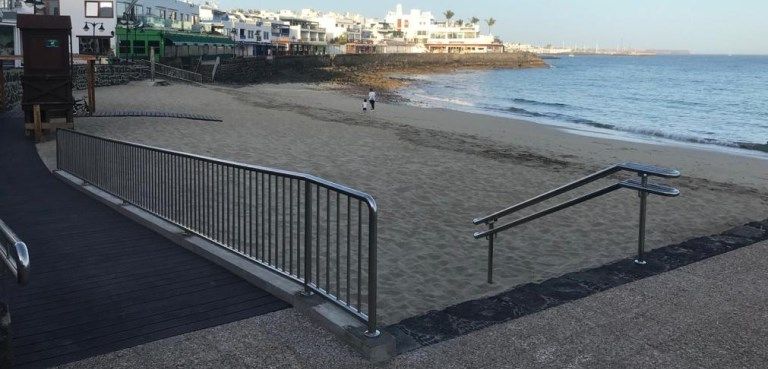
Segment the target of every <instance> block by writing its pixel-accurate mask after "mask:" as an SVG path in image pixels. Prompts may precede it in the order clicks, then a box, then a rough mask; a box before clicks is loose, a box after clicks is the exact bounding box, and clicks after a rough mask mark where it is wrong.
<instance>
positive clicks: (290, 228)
mask: <svg viewBox="0 0 768 369" xmlns="http://www.w3.org/2000/svg"><path fill="white" fill-rule="evenodd" d="M288 187H289V190H288V192H289V193H288V203H289V204H288V209H289V210H288V214H290V215H289V217H288V218H289V219H288V254H289V255H288V273H290V274H291V275H293V178H289V179H288Z"/></svg>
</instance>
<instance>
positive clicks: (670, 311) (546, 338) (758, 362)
mask: <svg viewBox="0 0 768 369" xmlns="http://www.w3.org/2000/svg"><path fill="white" fill-rule="evenodd" d="M767 261H768V242H762V243H758V244H754V245H752V246H747V247H744V248H742V249H739V250H736V251H732V252H729V253H726V254H723V255H720V256H716V257H713V258H710V259H707V260H704V261H701V262H698V263H694V264H691V265H688V266H685V267H682V268H679V269H676V270H674V271H671V272H668V273H664V274H660V275H657V276H654V277H650V278H646V279H642V280H640V281H637V282H633V283H630V284H626V285H623V286H620V287H617V288H614V289H611V290H608V291H605V292H602V293H598V294H595V295H592V296H589V297H586V298H584V299H581V300H577V301H575V302H572V303H568V304H564V305H560V306H558V307H554V308H551V309H548V310H545V311H542V312H540V313H536V314H532V315H528V316H525V317H522V318H519V319H516V320H512V321H510V322H508V323H504V324H499V325H496V326H493V327H491V328H488V329H485V330H481V331H477V332H475V333H472V334H469V335H466V336H462V337H459V338H457V339H453V340H449V341H445V342H442V343H439V344H436V345H432V346H428V347H425V348H422V349H419V350H416V351H412V352H409V353H407V354H403V355H401V356H399V357H397V358H396V359H394V360H393V361H391V362H389V363H387V364H385V365H382V366H379V367H389V368H411V367H419V368H465V367H468V368H518V367H519V368H533V367H547V368H550V367H562V368H626V367H629V368H634V367H636V368H640V367H646V368H650V367H657V368H764V367H766V366H767V365H768V345H766V343H765V342H766V339H767V338H768V310H766V309H765V306H766V305H768V268H766V262H767ZM107 366H108V367H233V368H234V367H261V368H269V367H280V368H331V367H335V368H361V367H369V366H370V365H369V364H368V363H366V362H365V361H363V360H362V359H360V358H358V357H357V356H356V355H355V354H354V353H353V352H352V351H351V350H350V349H348V348H347V347H345V346H344V345H343V344H342V343H340V342H338V341H337V340H336V339H334V338H332V337H331V335H330V334H329V333H327V332H325V331H323V330H322V329H319V328H316V327H314V326H313V325H312V324H311V323H309V322H307V320H306V319H304V318H302V317H298V316H297V313H296V312H295V311H294V310H292V309H289V310H283V311H279V312H276V313H271V314H268V315H263V316H259V317H255V318H250V319H246V320H242V321H239V322H235V323H231V324H227V325H222V326H218V327H214V328H210V329H205V330H200V331H197V332H193V333H188V334H185V335H181V336H177V337H173V338H168V339H164V340H161V341H156V342H153V343H149V344H145V345H141V346H137V347H133V348H130V349H126V350H122V351H118V352H114V353H110V354H107V355H103V356H98V357H93V358H90V359H87V360H84V361H81V362H77V363H72V364H70V365H68V366H67V367H71V368H92V367H107Z"/></svg>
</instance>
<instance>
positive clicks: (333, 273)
mask: <svg viewBox="0 0 768 369" xmlns="http://www.w3.org/2000/svg"><path fill="white" fill-rule="evenodd" d="M57 168H58V169H60V170H64V171H66V172H69V173H71V174H73V175H75V176H77V177H79V178H81V179H83V180H84V181H86V182H87V183H89V184H91V185H93V186H96V187H98V188H100V189H102V190H104V191H106V192H108V193H110V194H112V195H114V196H117V197H119V198H121V199H122V200H123V201H125V202H127V203H130V204H133V205H135V206H137V207H140V208H142V209H144V210H146V211H148V212H150V213H152V214H154V215H156V216H159V217H161V218H163V219H165V220H167V221H169V222H172V223H174V224H176V225H177V226H179V227H182V228H183V229H185V230H186V231H188V232H190V233H193V234H196V235H198V236H200V237H203V238H205V239H207V240H209V241H212V242H214V243H216V244H218V245H219V246H221V247H224V248H226V249H228V250H230V251H232V252H234V253H236V254H239V255H241V256H243V257H245V258H247V259H249V260H251V261H252V262H255V263H257V264H258V265H261V266H263V267H265V268H267V269H269V270H271V271H272V272H275V273H277V274H278V275H280V276H282V277H285V278H288V279H291V280H293V281H296V282H299V283H301V284H303V286H304V293H305V294H312V293H317V294H318V295H320V296H322V297H324V298H326V299H327V300H329V301H331V302H333V303H335V304H336V305H338V306H340V307H342V308H343V309H345V310H346V311H348V312H350V313H351V314H352V315H354V316H355V317H356V318H358V319H359V320H361V321H363V322H365V323H367V331H366V332H365V334H366V335H367V336H369V337H375V336H377V335H378V334H379V331H378V330H377V327H376V326H377V320H376V302H377V270H376V268H377V255H376V251H377V206H376V202H375V200H374V199H373V198H372V197H371V196H370V195H368V194H366V193H363V192H360V191H357V190H354V189H351V188H348V187H345V186H342V185H339V184H336V183H333V182H329V181H326V180H324V179H321V178H318V177H315V176H312V175H308V174H302V173H296V172H290V171H284V170H278V169H271V168H265V167H259V166H253V165H247V164H241V163H236V162H231V161H225V160H218V159H213V158H208V157H204V156H198V155H192V154H187V153H182V152H177V151H172V150H165V149H160V148H156V147H150V146H146V145H141V144H136V143H128V142H123V141H117V140H112V139H107V138H102V137H97V136H93V135H89V134H84V133H78V132H75V131H72V130H64V129H60V130H58V131H57Z"/></svg>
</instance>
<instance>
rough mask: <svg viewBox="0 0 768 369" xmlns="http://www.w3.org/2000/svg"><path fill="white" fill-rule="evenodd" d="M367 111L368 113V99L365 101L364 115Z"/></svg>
mask: <svg viewBox="0 0 768 369" xmlns="http://www.w3.org/2000/svg"><path fill="white" fill-rule="evenodd" d="M371 110H373V109H371ZM367 111H368V100H367V99H363V113H365V112H367Z"/></svg>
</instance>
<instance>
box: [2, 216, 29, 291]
mask: <svg viewBox="0 0 768 369" xmlns="http://www.w3.org/2000/svg"><path fill="white" fill-rule="evenodd" d="M0 258H2V261H3V265H5V268H6V269H8V271H9V272H11V274H12V275H13V276H14V278H16V282H17V283H18V284H19V285H22V286H24V285H26V284H27V283H28V282H29V252H28V250H27V245H26V244H24V242H22V241H21V239H19V237H18V236H16V234H15V233H13V230H11V227H8V225H7V224H5V223H4V222H3V221H2V220H0Z"/></svg>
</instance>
